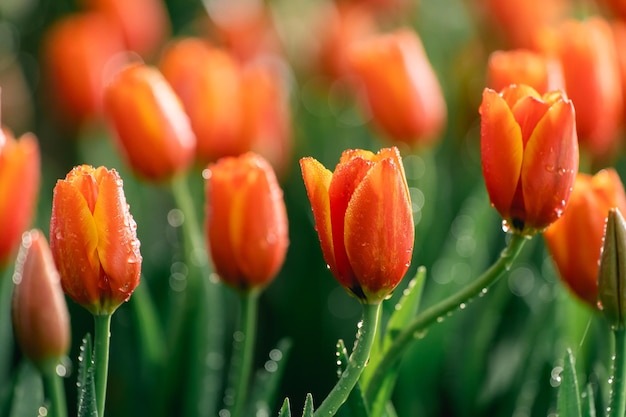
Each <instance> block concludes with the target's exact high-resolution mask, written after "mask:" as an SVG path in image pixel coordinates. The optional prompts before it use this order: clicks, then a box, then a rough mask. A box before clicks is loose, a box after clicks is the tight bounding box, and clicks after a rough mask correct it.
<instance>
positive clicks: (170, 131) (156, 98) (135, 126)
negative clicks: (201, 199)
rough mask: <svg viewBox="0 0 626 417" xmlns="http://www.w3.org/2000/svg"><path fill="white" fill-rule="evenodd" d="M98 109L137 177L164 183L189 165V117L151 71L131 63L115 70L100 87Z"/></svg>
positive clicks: (191, 144) (162, 80)
mask: <svg viewBox="0 0 626 417" xmlns="http://www.w3.org/2000/svg"><path fill="white" fill-rule="evenodd" d="M104 110H105V113H106V115H107V116H108V119H109V121H110V123H111V125H112V126H113V129H114V130H115V132H116V136H117V139H118V145H119V148H120V150H121V152H122V154H123V156H124V157H126V159H127V161H128V163H129V165H130V166H131V167H132V169H133V170H134V171H135V172H136V173H137V174H138V175H139V176H141V177H144V178H146V179H149V180H154V181H160V180H165V179H169V178H171V177H172V176H173V175H175V174H177V173H180V172H183V171H185V170H186V169H187V168H188V167H189V165H191V163H192V162H193V157H194V152H195V149H196V137H195V136H194V133H193V131H192V130H191V125H190V123H189V118H188V117H187V114H185V110H184V109H183V106H182V103H181V102H180V99H179V98H178V96H177V95H176V93H174V90H172V87H171V86H170V85H169V84H168V82H167V81H166V80H165V78H164V77H163V75H162V74H161V73H160V72H159V71H158V70H157V69H156V68H154V67H149V66H145V65H140V64H137V65H131V66H129V67H127V68H125V69H123V70H122V71H120V72H119V73H118V74H117V75H116V76H115V77H114V78H113V80H112V81H111V82H110V84H109V85H108V86H107V87H106V90H105V92H104Z"/></svg>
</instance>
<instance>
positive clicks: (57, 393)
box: [42, 359, 67, 417]
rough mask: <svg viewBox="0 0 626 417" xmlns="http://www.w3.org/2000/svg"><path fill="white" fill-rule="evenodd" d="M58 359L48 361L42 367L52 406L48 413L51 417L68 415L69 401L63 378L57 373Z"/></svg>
mask: <svg viewBox="0 0 626 417" xmlns="http://www.w3.org/2000/svg"><path fill="white" fill-rule="evenodd" d="M57 364H58V360H56V359H55V360H54V361H50V362H49V363H46V364H45V365H44V367H43V369H42V374H43V382H44V386H45V390H46V395H47V396H48V400H50V407H49V409H48V415H49V416H50V417H67V403H66V401H65V387H64V385H63V378H61V377H60V376H59V375H58V374H57V371H56V369H57Z"/></svg>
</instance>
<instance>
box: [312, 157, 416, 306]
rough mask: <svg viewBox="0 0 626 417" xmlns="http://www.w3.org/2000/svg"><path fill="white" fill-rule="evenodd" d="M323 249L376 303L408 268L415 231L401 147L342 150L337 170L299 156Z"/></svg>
mask: <svg viewBox="0 0 626 417" xmlns="http://www.w3.org/2000/svg"><path fill="white" fill-rule="evenodd" d="M300 167H301V168H302V176H303V178H304V185H305V186H306V190H307V194H308V196H309V200H310V202H311V208H312V209H313V217H314V218H315V227H316V229H317V233H318V236H319V239H320V244H321V247H322V253H323V254H324V259H325V260H326V263H327V264H328V267H329V268H330V270H331V272H332V273H333V275H334V276H335V278H336V279H337V281H339V283H340V284H341V285H342V286H343V287H344V288H345V289H346V290H347V291H349V293H351V294H352V295H354V296H355V297H357V298H358V299H359V300H360V301H361V302H362V303H367V304H378V303H380V302H382V300H383V299H385V298H386V297H388V296H389V295H390V294H391V293H392V291H393V290H394V288H395V287H396V285H398V283H399V282H400V280H401V279H402V277H404V274H405V273H406V271H407V269H408V267H409V264H410V262H411V256H412V253H413V240H414V236H415V231H414V224H413V214H412V211H411V199H410V196H409V188H408V185H407V182H406V176H405V173H404V167H403V166H402V160H401V157H400V152H399V151H398V149H397V148H395V147H394V148H385V149H381V150H380V151H379V152H378V153H377V154H374V153H372V152H369V151H365V150H347V151H344V152H343V154H342V156H341V159H340V160H339V164H338V165H337V167H336V168H335V171H334V172H331V171H329V170H328V169H326V168H325V167H324V166H323V165H322V164H320V163H319V162H318V161H316V160H315V159H313V158H303V159H301V160H300Z"/></svg>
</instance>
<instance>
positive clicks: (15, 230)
mask: <svg viewBox="0 0 626 417" xmlns="http://www.w3.org/2000/svg"><path fill="white" fill-rule="evenodd" d="M40 177H41V167H40V154H39V145H38V143H37V139H36V138H35V136H34V135H32V134H25V135H23V136H22V137H20V138H19V139H17V140H16V139H15V138H13V136H12V135H11V134H10V133H8V132H6V133H4V132H2V130H0V235H1V236H2V238H1V239H0V269H1V268H3V267H5V266H6V265H7V263H8V261H9V260H10V259H13V256H14V255H15V251H16V250H17V247H18V246H19V244H20V239H21V237H22V233H24V231H25V230H26V229H27V228H28V226H29V225H30V222H31V221H32V219H33V215H34V213H35V209H36V206H37V196H38V192H39V183H40Z"/></svg>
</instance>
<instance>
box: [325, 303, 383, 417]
mask: <svg viewBox="0 0 626 417" xmlns="http://www.w3.org/2000/svg"><path fill="white" fill-rule="evenodd" d="M381 305H382V303H378V304H363V320H361V321H360V322H359V324H358V331H357V335H356V343H355V346H354V350H353V351H352V354H351V355H350V358H349V359H348V364H347V366H346V369H345V371H343V373H342V374H341V377H340V378H339V381H337V383H336V384H335V386H334V387H333V389H332V390H331V391H330V393H329V394H328V396H327V397H326V398H325V399H324V401H323V402H322V404H320V406H319V408H318V409H317V410H315V413H314V414H313V415H314V416H317V417H320V416H329V417H330V416H334V415H335V413H337V410H339V407H341V405H342V404H343V403H344V402H346V400H347V399H348V396H349V395H350V392H351V391H352V389H353V388H354V386H355V385H356V384H357V382H358V381H359V378H360V377H361V373H362V372H363V369H364V368H365V366H366V364H367V361H368V359H369V356H370V351H371V349H372V345H373V343H374V339H375V337H376V330H377V328H378V322H379V320H380V312H381Z"/></svg>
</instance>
